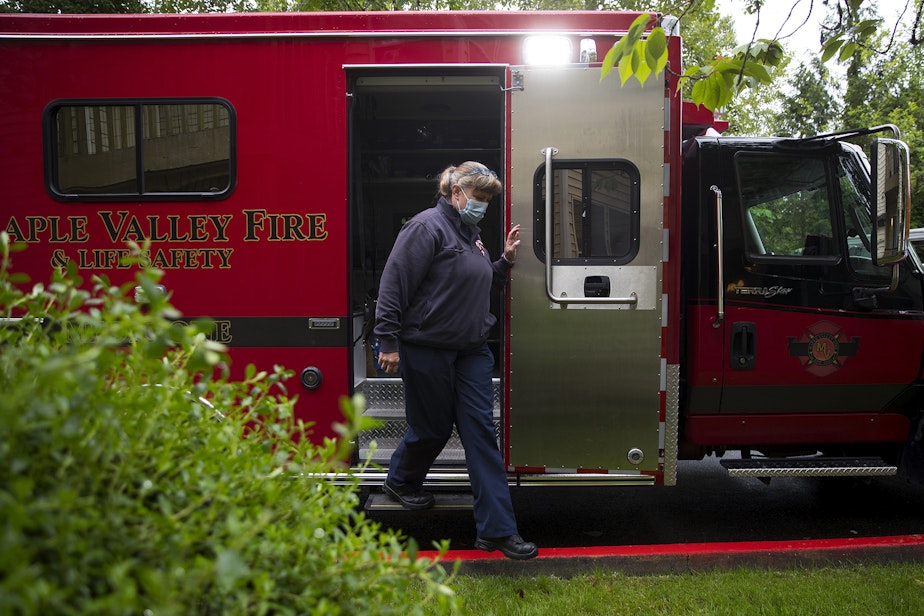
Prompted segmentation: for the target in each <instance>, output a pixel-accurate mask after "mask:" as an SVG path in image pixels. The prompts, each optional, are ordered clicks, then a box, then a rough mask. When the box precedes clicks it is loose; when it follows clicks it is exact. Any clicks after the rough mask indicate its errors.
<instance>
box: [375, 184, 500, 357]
mask: <svg viewBox="0 0 924 616" xmlns="http://www.w3.org/2000/svg"><path fill="white" fill-rule="evenodd" d="M478 231H479V229H478V227H477V226H475V225H465V224H462V218H461V217H460V215H459V211H458V210H456V208H454V207H453V206H452V204H451V203H449V201H447V200H446V199H445V198H444V197H440V200H439V202H438V203H437V204H436V205H435V206H434V207H432V208H430V209H428V210H424V211H423V212H420V213H419V214H417V215H416V216H414V217H413V218H411V219H410V220H408V221H407V222H406V223H405V224H404V227H402V229H401V231H400V232H399V233H398V238H397V239H396V240H395V245H394V248H392V251H391V254H390V255H389V256H388V261H387V263H386V264H385V270H384V271H383V272H382V280H381V282H380V284H379V297H378V305H377V306H376V318H375V329H374V330H373V332H374V333H375V334H376V335H377V336H378V337H379V343H380V347H379V350H380V352H382V353H393V352H395V351H398V346H399V342H398V341H399V340H404V341H406V342H410V343H412V344H419V345H423V346H430V347H438V348H444V349H457V350H462V349H470V348H474V347H477V346H480V345H481V344H483V343H484V342H485V341H486V340H487V339H488V333H489V331H490V329H491V326H492V325H494V323H495V321H496V318H495V317H494V315H493V314H491V291H492V289H494V288H498V287H503V286H504V285H505V284H506V282H507V272H509V271H510V268H511V267H512V266H511V265H510V264H509V263H507V261H506V260H505V259H503V258H501V259H498V260H497V261H494V262H493V263H492V262H491V257H490V256H489V255H488V251H487V249H486V248H485V247H484V244H482V242H481V236H480V235H479V233H478Z"/></svg>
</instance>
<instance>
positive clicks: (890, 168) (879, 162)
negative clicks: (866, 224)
mask: <svg viewBox="0 0 924 616" xmlns="http://www.w3.org/2000/svg"><path fill="white" fill-rule="evenodd" d="M869 158H870V163H871V165H872V172H873V175H872V181H873V186H872V189H873V190H872V192H873V208H872V211H871V212H870V215H871V218H872V221H871V222H872V224H873V236H872V243H873V246H872V248H873V250H872V253H873V255H872V256H873V263H875V264H876V265H892V264H895V263H898V262H899V261H901V260H902V259H904V258H905V251H906V248H907V244H908V234H909V228H908V225H909V224H910V220H911V177H910V173H909V162H908V160H909V155H908V146H907V145H905V143H904V142H903V141H899V140H898V139H876V140H875V141H873V144H872V146H870V157H869Z"/></svg>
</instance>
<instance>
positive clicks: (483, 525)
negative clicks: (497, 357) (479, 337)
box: [388, 342, 517, 538]
mask: <svg viewBox="0 0 924 616" xmlns="http://www.w3.org/2000/svg"><path fill="white" fill-rule="evenodd" d="M400 366H401V378H402V379H403V380H404V395H405V413H406V416H407V423H408V430H407V433H406V434H405V435H404V440H402V441H401V443H400V444H399V445H398V447H397V449H395V452H394V454H393V455H392V457H391V466H390V467H389V470H388V483H389V485H391V486H393V487H395V488H397V489H420V488H421V487H422V486H423V481H424V479H425V478H426V476H427V471H429V470H430V466H431V465H432V464H433V461H434V460H436V457H437V456H438V455H439V454H440V452H441V451H442V450H443V447H444V446H445V445H446V442H447V441H448V440H449V437H450V436H452V426H453V424H455V425H456V428H457V429H458V431H459V436H460V437H461V439H462V445H463V447H464V448H465V463H466V465H467V466H468V474H469V478H470V479H471V483H472V492H473V494H474V514H475V527H476V528H477V530H478V536H479V537H490V538H497V537H507V536H510V535H514V534H517V523H516V518H515V516H514V513H513V504H512V503H511V500H510V488H509V487H508V485H507V474H506V471H505V469H504V459H503V457H502V456H501V453H500V451H499V450H498V448H497V440H496V438H495V435H494V419H493V408H494V394H493V390H492V385H491V374H492V372H493V369H494V355H493V354H492V353H491V350H490V349H489V348H488V345H487V344H485V345H482V346H481V347H479V348H477V349H474V350H470V351H451V350H446V349H434V348H430V347H423V346H417V345H412V344H407V343H404V342H402V343H401V363H400Z"/></svg>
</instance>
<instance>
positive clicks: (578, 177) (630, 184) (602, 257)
mask: <svg viewBox="0 0 924 616" xmlns="http://www.w3.org/2000/svg"><path fill="white" fill-rule="evenodd" d="M552 173H553V177H552V192H553V195H552V217H553V220H552V230H553V240H552V258H553V259H560V260H565V261H567V260H569V259H576V260H579V261H581V262H593V261H597V262H599V261H605V262H607V263H628V262H630V261H631V260H632V259H633V258H634V257H635V255H636V254H637V253H638V239H639V238H638V236H639V191H638V182H639V175H638V170H637V169H636V168H635V166H634V165H632V164H631V163H628V162H626V161H605V162H601V161H594V162H569V161H561V162H558V161H556V162H553V167H552ZM534 186H535V193H534V200H533V201H534V207H535V214H536V220H537V225H536V227H537V228H536V234H535V237H536V244H535V250H536V254H537V255H538V256H539V257H540V258H544V255H545V168H544V167H542V168H540V169H539V170H538V171H537V172H536V176H535V183H534Z"/></svg>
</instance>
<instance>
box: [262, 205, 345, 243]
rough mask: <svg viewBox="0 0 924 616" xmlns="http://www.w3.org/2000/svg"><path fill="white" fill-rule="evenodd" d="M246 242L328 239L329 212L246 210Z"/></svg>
mask: <svg viewBox="0 0 924 616" xmlns="http://www.w3.org/2000/svg"><path fill="white" fill-rule="evenodd" d="M244 217H245V219H246V227H247V228H246V231H245V234H244V241H245V242H256V241H259V240H261V239H262V240H267V241H270V242H282V241H300V242H311V241H317V240H325V239H327V231H326V230H325V229H324V224H325V222H326V221H327V214H267V213H266V210H244Z"/></svg>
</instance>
